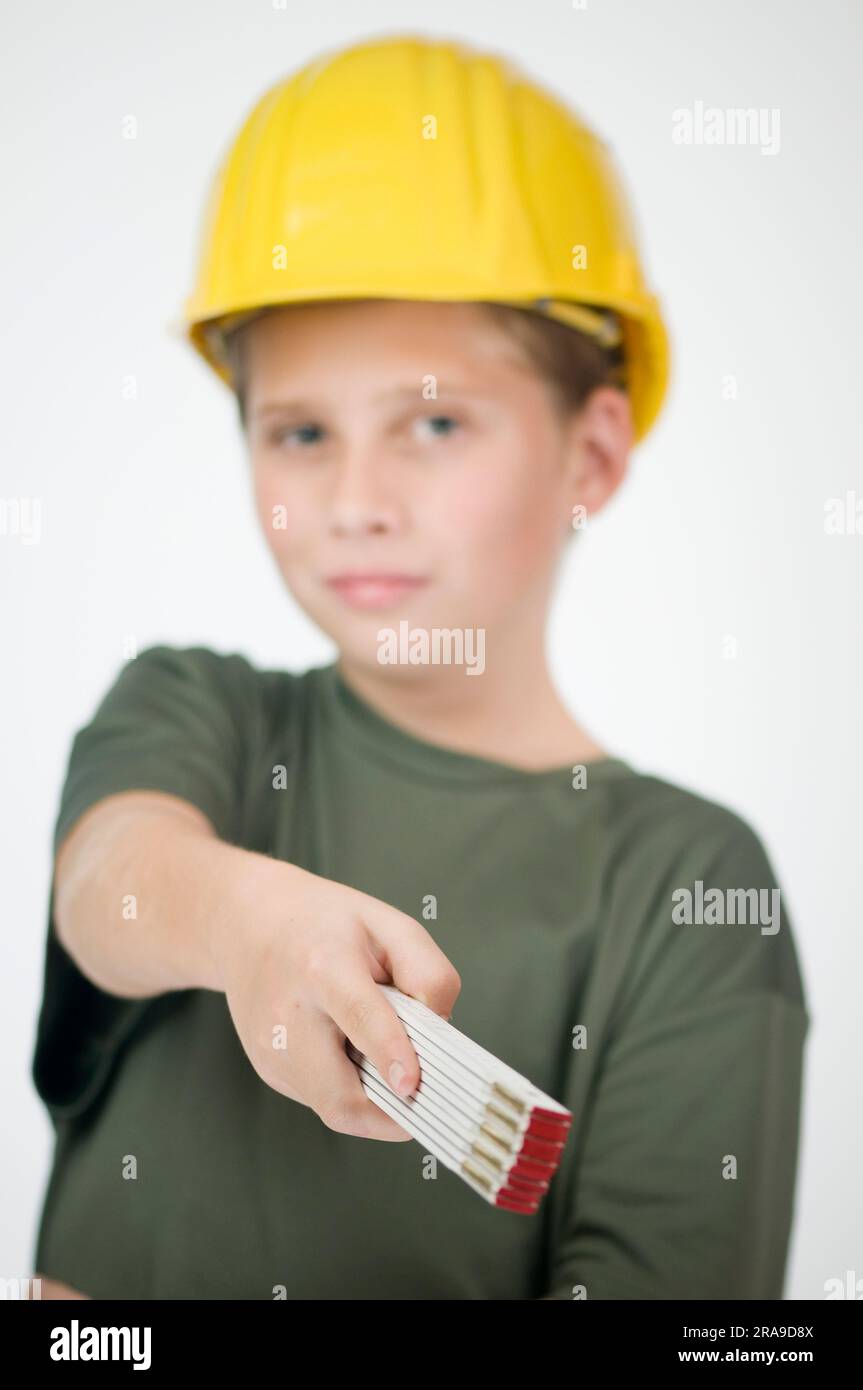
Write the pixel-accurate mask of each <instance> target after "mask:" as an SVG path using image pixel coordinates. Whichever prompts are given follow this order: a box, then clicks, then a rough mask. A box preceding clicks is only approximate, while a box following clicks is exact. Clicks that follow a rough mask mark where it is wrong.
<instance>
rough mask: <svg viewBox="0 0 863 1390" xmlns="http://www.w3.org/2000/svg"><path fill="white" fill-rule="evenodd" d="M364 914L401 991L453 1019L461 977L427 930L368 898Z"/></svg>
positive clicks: (399, 913)
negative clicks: (452, 1014)
mask: <svg viewBox="0 0 863 1390" xmlns="http://www.w3.org/2000/svg"><path fill="white" fill-rule="evenodd" d="M366 904H367V905H368V906H366V907H365V910H364V911H363V921H364V923H365V926H366V930H367V931H368V933H369V935H370V937H371V938H372V941H373V943H374V946H375V948H376V953H377V955H378V958H379V959H381V960H382V961H383V962H384V963H385V964H386V966H387V968H388V970H389V972H390V978H391V980H392V982H393V984H394V985H395V986H396V988H397V989H400V990H401V991H402V993H403V994H409V995H411V997H412V998H414V999H419V1000H420V1001H421V1002H422V1003H423V1004H427V1005H428V1007H429V1008H430V1009H433V1010H434V1012H435V1013H436V1014H440V1015H441V1017H442V1018H449V1016H450V1014H451V1013H452V1011H453V1006H454V1004H455V1001H456V999H457V998H458V996H459V994H460V992H461V977H460V975H459V973H458V971H457V970H456V968H455V966H454V965H453V964H452V961H450V960H449V958H448V957H447V956H446V955H444V953H443V951H442V950H441V948H440V946H438V944H437V942H436V941H435V940H434V939H433V937H432V936H430V934H429V933H428V932H427V931H426V929H425V927H423V926H421V924H420V923H419V922H417V921H415V920H414V918H413V917H409V916H408V914H407V913H406V912H399V911H398V909H397V908H394V907H389V906H388V905H387V904H386V903H381V902H379V901H377V900H376V899H375V898H367V899H366Z"/></svg>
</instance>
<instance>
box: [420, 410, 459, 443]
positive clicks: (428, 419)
mask: <svg viewBox="0 0 863 1390" xmlns="http://www.w3.org/2000/svg"><path fill="white" fill-rule="evenodd" d="M420 424H422V425H428V426H429V427H431V426H433V425H444V426H452V428H445V429H443V430H439V429H432V431H431V432H432V434H433V435H434V436H435V438H437V439H446V438H447V437H448V436H449V435H451V434H453V433H455V431H456V430H459V429H460V428H461V424H460V422H459V421H458V420H456V419H455V418H454V417H453V416H452V415H424V416H423V417H422V418H421V420H420Z"/></svg>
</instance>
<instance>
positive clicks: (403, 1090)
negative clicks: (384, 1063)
mask: <svg viewBox="0 0 863 1390" xmlns="http://www.w3.org/2000/svg"><path fill="white" fill-rule="evenodd" d="M389 1075H390V1085H391V1086H392V1088H393V1090H394V1091H398V1092H399V1093H400V1094H401V1095H407V1093H408V1091H409V1090H410V1085H409V1084H407V1083H406V1081H405V1077H406V1075H407V1073H406V1072H405V1069H404V1067H403V1066H402V1064H401V1062H391V1063H390V1073H389Z"/></svg>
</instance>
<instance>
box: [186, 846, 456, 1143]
mask: <svg viewBox="0 0 863 1390" xmlns="http://www.w3.org/2000/svg"><path fill="white" fill-rule="evenodd" d="M239 874H240V876H241V877H242V878H243V882H242V883H238V884H237V889H238V896H237V904H239V906H237V905H236V904H234V905H233V906H232V910H231V911H228V912H226V913H224V914H223V920H222V924H221V927H220V928H219V931H218V933H217V934H216V935H215V936H214V937H213V952H214V956H215V958H216V964H217V971H218V975H219V979H220V981H221V982H222V988H224V991H225V997H226V999H227V1003H228V1008H229V1011H230V1014H231V1018H232V1020H233V1023H234V1026H235V1028H236V1030H237V1034H238V1036H239V1039H240V1042H241V1043H242V1045H243V1048H244V1050H245V1052H246V1055H247V1056H248V1058H249V1061H250V1062H251V1064H252V1066H253V1067H254V1069H255V1071H256V1072H257V1074H258V1076H260V1077H261V1079H262V1080H263V1081H265V1082H266V1083H267V1085H268V1086H272V1088H273V1089H274V1090H275V1091H278V1092H279V1093H280V1094H281V1095H283V1096H287V1097H288V1098H289V1099H290V1100H294V1101H299V1102H300V1104H302V1105H307V1106H309V1108H310V1109H312V1110H314V1111H315V1113H316V1114H317V1115H318V1116H319V1117H320V1119H321V1120H322V1121H323V1123H324V1124H325V1125H326V1126H327V1127H328V1128H329V1129H333V1130H336V1131H338V1132H339V1133H342V1134H354V1135H357V1136H359V1137H361V1138H365V1139H384V1140H390V1141H392V1140H396V1141H398V1140H406V1139H410V1138H411V1135H409V1134H408V1133H407V1131H406V1130H404V1129H402V1127H401V1125H398V1124H396V1122H395V1121H394V1120H392V1119H390V1117H389V1116H388V1115H385V1114H384V1112H383V1111H382V1110H381V1109H379V1107H378V1106H377V1105H375V1104H374V1102H373V1101H371V1100H369V1098H368V1097H367V1096H366V1093H365V1091H364V1090H363V1088H362V1083H361V1081H360V1076H359V1072H358V1070H357V1068H356V1066H355V1065H354V1063H353V1062H352V1061H351V1059H350V1058H349V1057H348V1055H347V1053H346V1051H345V1038H346V1037H347V1038H349V1039H350V1041H351V1042H352V1043H353V1044H354V1046H355V1047H357V1048H359V1050H360V1051H361V1052H363V1053H364V1054H365V1055H366V1056H367V1057H369V1059H370V1060H371V1061H372V1062H373V1063H374V1064H375V1066H376V1067H377V1068H378V1070H379V1071H380V1073H381V1075H382V1076H383V1077H385V1078H386V1079H387V1080H388V1081H389V1083H390V1085H392V1086H393V1087H394V1089H396V1088H397V1089H399V1090H400V1093H401V1094H402V1095H409V1094H410V1093H411V1092H412V1091H413V1090H414V1089H415V1087H416V1086H417V1084H418V1082H419V1078H420V1073H419V1062H418V1060H417V1056H416V1053H415V1052H414V1049H413V1047H412V1045H411V1042H410V1039H409V1038H408V1035H407V1033H406V1032H405V1029H404V1027H403V1025H402V1023H401V1020H400V1019H399V1017H398V1015H397V1014H396V1012H395V1010H394V1009H393V1008H392V1007H391V1005H390V1004H389V1002H388V1000H387V998H386V996H385V995H384V993H383V991H382V990H380V989H379V988H378V985H379V984H381V983H392V984H394V985H395V986H396V987H397V988H398V989H400V990H402V991H403V992H404V993H405V994H410V995H412V996H413V997H414V998H417V999H421V1000H422V1001H423V1002H424V1003H426V1004H427V1005H428V1007H429V1008H431V1009H433V1010H434V1011H435V1012H436V1013H438V1014H440V1015H442V1016H443V1017H444V1018H448V1017H449V1016H450V1013H451V1012H452V1008H453V1004H454V1002H455V999H456V998H457V996H458V994H459V991H460V990H461V979H460V978H459V975H458V973H457V971H456V970H455V968H454V966H453V965H451V963H450V961H449V960H448V959H447V957H446V956H445V955H444V954H443V952H442V951H441V949H440V947H439V946H438V945H437V944H436V942H435V941H434V940H433V939H432V937H431V936H430V935H429V933H428V932H427V931H426V930H425V929H424V928H423V927H422V926H420V924H419V923H418V922H417V921H415V919H414V918H413V917H409V916H407V915H406V914H405V913H403V912H399V911H398V910H397V909H396V908H394V907H390V906H388V905H387V904H386V903H384V902H381V901H380V900H379V899H377V898H373V897H371V896H369V895H368V894H366V893H361V892H359V891H357V890H356V889H353V888H349V887H347V886H346V885H345V884H343V883H335V882H333V881H332V880H330V879H326V878H321V877H319V876H318V875H317V874H312V873H309V872H307V871H306V870H305V869H300V868H298V867H297V866H296V865H294V864H286V863H283V862H281V861H278V860H274V859H269V858H266V857H264V856H255V863H254V865H252V864H251V863H250V862H249V861H248V860H246V861H245V864H244V865H242V864H241V867H240V869H239ZM399 1067H400V1068H401V1069H402V1086H401V1087H397V1081H398V1068H399Z"/></svg>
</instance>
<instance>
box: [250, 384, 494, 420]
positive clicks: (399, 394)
mask: <svg viewBox="0 0 863 1390" xmlns="http://www.w3.org/2000/svg"><path fill="white" fill-rule="evenodd" d="M437 391H438V395H449V396H473V397H475V398H476V399H477V400H489V399H492V398H496V397H497V396H499V392H495V391H492V390H488V391H482V390H479V389H477V388H476V387H472V386H468V385H466V384H465V383H463V382H462V383H459V382H455V381H439V382H438V383H437ZM427 399H428V400H429V402H430V403H433V402H434V401H435V399H437V398H436V397H434V396H432V397H428V398H427V397H425V396H423V386H422V383H419V384H413V385H403V386H394V387H391V388H390V389H389V390H387V391H381V392H379V393H378V395H377V396H375V397H374V398H373V403H374V404H375V405H383V404H384V403H385V402H386V401H397V400H415V401H425V400H427ZM318 409H320V403H319V402H316V401H315V400H314V399H313V398H311V397H296V398H294V399H290V398H288V397H286V398H285V399H284V400H273V401H264V402H263V403H262V404H261V405H259V406H257V407H256V408H255V410H254V411H253V412H252V417H253V419H255V420H260V419H263V418H264V417H265V416H267V415H276V414H280V413H281V412H282V411H288V410H308V411H314V410H318Z"/></svg>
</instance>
